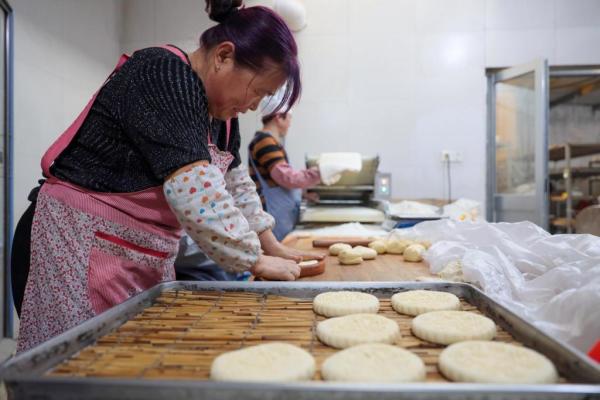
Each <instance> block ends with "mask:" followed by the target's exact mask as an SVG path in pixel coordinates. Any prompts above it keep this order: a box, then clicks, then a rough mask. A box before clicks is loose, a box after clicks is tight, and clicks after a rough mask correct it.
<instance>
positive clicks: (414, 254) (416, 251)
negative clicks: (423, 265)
mask: <svg viewBox="0 0 600 400" xmlns="http://www.w3.org/2000/svg"><path fill="white" fill-rule="evenodd" d="M426 251H427V249H426V248H425V247H423V246H422V245H420V244H411V245H410V246H408V247H407V248H406V249H404V253H402V254H403V255H404V261H408V262H420V261H423V254H425V252H426Z"/></svg>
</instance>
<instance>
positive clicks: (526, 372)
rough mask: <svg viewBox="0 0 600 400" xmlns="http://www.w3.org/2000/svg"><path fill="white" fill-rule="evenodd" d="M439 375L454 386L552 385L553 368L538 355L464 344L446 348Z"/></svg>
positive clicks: (498, 344)
mask: <svg viewBox="0 0 600 400" xmlns="http://www.w3.org/2000/svg"><path fill="white" fill-rule="evenodd" d="M439 368H440V371H442V373H443V374H444V375H445V376H446V377H447V378H448V379H450V380H453V381H455V382H478V383H513V384H515V383H531V384H536V383H537V384H541V383H554V382H556V380H557V379H558V374H557V372H556V368H555V367H554V364H552V362H551V361H550V360H549V359H548V358H546V357H545V356H543V355H542V354H540V353H538V352H536V351H534V350H531V349H528V348H525V347H520V346H515V345H512V344H508V343H501V342H488V341H466V342H460V343H455V344H453V345H450V346H448V347H447V348H446V349H444V351H442V353H441V354H440V358H439Z"/></svg>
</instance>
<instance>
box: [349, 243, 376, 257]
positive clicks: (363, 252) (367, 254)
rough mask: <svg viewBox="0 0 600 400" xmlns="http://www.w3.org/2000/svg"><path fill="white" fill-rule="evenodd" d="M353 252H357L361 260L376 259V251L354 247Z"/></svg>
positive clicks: (363, 247)
mask: <svg viewBox="0 0 600 400" xmlns="http://www.w3.org/2000/svg"><path fill="white" fill-rule="evenodd" d="M353 250H354V251H358V252H359V253H360V256H361V257H362V259H363V260H374V259H375V257H377V251H376V250H374V249H371V248H369V247H365V246H356V247H355V248H354V249H353Z"/></svg>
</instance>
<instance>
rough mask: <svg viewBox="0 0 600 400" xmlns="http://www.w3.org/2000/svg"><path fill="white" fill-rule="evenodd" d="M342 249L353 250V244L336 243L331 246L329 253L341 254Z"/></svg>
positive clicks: (333, 254)
mask: <svg viewBox="0 0 600 400" xmlns="http://www.w3.org/2000/svg"><path fill="white" fill-rule="evenodd" d="M342 250H352V246H350V245H349V244H347V243H335V244H332V245H331V246H329V254H331V255H332V256H337V255H339V254H340V253H341V252H342Z"/></svg>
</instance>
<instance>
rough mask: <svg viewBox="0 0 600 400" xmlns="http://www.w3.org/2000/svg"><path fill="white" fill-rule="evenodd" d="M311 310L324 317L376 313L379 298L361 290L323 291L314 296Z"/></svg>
mask: <svg viewBox="0 0 600 400" xmlns="http://www.w3.org/2000/svg"><path fill="white" fill-rule="evenodd" d="M313 310H314V311H315V312H316V313H317V314H321V315H324V316H326V317H340V316H342V315H349V314H371V313H372V314H376V313H377V311H379V299H378V298H377V297H375V296H373V295H372V294H368V293H361V292H350V291H339V292H325V293H321V294H319V295H317V296H316V297H315V298H314V300H313Z"/></svg>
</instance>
